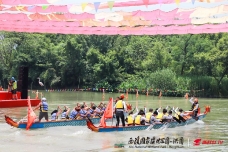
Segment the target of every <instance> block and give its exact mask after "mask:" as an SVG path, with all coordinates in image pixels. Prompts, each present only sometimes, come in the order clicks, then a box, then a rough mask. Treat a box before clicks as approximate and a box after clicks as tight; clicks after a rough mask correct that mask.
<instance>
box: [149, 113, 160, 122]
mask: <svg viewBox="0 0 228 152" xmlns="http://www.w3.org/2000/svg"><path fill="white" fill-rule="evenodd" d="M157 115H158V112H157V111H154V113H153V114H152V116H151V117H150V124H161V122H160V120H159V119H156V117H157Z"/></svg>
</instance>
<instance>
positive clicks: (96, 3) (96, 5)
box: [94, 2, 101, 12]
mask: <svg viewBox="0 0 228 152" xmlns="http://www.w3.org/2000/svg"><path fill="white" fill-rule="evenodd" d="M100 4H101V2H94V8H95V11H96V12H97V10H98V8H99V6H100Z"/></svg>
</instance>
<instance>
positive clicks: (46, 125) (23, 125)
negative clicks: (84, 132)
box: [18, 118, 100, 129]
mask: <svg viewBox="0 0 228 152" xmlns="http://www.w3.org/2000/svg"><path fill="white" fill-rule="evenodd" d="M91 120H92V122H93V123H94V124H97V123H99V122H100V118H93V119H91ZM26 125H27V123H20V124H19V125H18V128H23V129H25V128H26ZM59 126H86V120H85V119H82V120H64V121H48V122H35V123H33V124H32V126H31V127H30V128H31V129H38V128H49V127H59Z"/></svg>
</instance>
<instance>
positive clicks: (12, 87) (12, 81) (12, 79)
mask: <svg viewBox="0 0 228 152" xmlns="http://www.w3.org/2000/svg"><path fill="white" fill-rule="evenodd" d="M10 82H11V85H12V86H11V89H12V90H11V92H12V99H13V100H17V81H16V80H15V78H14V77H12V78H11V80H10Z"/></svg>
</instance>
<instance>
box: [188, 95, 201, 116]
mask: <svg viewBox="0 0 228 152" xmlns="http://www.w3.org/2000/svg"><path fill="white" fill-rule="evenodd" d="M193 99H194V98H193V97H192V98H191V99H190V100H189V101H190V102H191V103H192V109H191V111H192V112H193V114H192V116H193V117H195V119H196V120H198V118H197V114H198V109H199V103H198V99H197V98H195V99H194V101H193Z"/></svg>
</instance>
